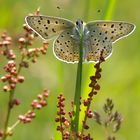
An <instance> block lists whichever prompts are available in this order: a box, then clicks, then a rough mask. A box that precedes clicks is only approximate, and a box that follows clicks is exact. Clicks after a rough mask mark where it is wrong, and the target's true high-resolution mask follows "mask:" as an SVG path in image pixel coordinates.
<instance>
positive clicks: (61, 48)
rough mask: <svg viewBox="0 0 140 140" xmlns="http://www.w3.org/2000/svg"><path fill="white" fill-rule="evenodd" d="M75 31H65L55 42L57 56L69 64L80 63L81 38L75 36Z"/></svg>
mask: <svg viewBox="0 0 140 140" xmlns="http://www.w3.org/2000/svg"><path fill="white" fill-rule="evenodd" d="M73 30H74V29H73ZM73 30H65V31H64V32H62V33H61V34H60V35H59V36H58V38H57V39H56V40H55V41H54V45H53V47H54V48H53V49H54V54H55V56H56V57H57V58H58V59H60V60H62V61H65V62H67V63H77V62H78V61H79V45H80V41H79V38H78V37H77V36H75V35H74V32H73Z"/></svg>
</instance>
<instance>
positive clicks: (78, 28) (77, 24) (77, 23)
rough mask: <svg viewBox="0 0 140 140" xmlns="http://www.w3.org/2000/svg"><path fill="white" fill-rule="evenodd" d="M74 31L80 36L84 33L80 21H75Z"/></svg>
mask: <svg viewBox="0 0 140 140" xmlns="http://www.w3.org/2000/svg"><path fill="white" fill-rule="evenodd" d="M76 30H77V31H78V33H79V34H81V33H82V32H83V31H84V26H83V21H82V20H77V21H76Z"/></svg>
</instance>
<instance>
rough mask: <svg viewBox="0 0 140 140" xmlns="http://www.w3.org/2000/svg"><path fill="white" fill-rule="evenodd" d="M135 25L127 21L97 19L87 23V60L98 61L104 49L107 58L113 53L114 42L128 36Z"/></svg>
mask: <svg viewBox="0 0 140 140" xmlns="http://www.w3.org/2000/svg"><path fill="white" fill-rule="evenodd" d="M134 28H135V25H133V24H131V23H126V22H113V21H95V22H89V23H87V24H86V26H85V29H86V30H87V31H88V33H87V35H85V36H87V38H86V40H87V49H88V51H86V52H87V53H88V54H87V56H86V57H87V61H95V62H97V61H98V60H99V57H100V53H101V51H102V50H103V57H104V58H105V59H106V58H108V57H109V56H110V55H111V53H112V43H114V42H115V41H117V40H119V39H121V38H123V37H126V36H128V35H129V34H130V33H132V31H133V30H134Z"/></svg>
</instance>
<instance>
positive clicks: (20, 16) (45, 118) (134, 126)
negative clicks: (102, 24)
mask: <svg viewBox="0 0 140 140" xmlns="http://www.w3.org/2000/svg"><path fill="white" fill-rule="evenodd" d="M112 1H113V0H112ZM110 2H111V0H104V1H101V0H100V1H98V0H94V1H93V0H82V1H81V0H36V1H33V0H30V1H28V0H14V1H10V0H0V17H1V18H0V33H2V32H3V31H7V32H8V33H9V34H10V35H11V36H12V37H14V39H15V42H14V43H15V50H16V47H17V46H16V42H17V38H18V37H20V36H22V32H23V29H22V24H23V23H24V18H25V16H26V15H28V14H29V13H32V12H34V11H35V10H36V9H37V8H38V7H40V8H41V13H42V14H43V15H51V16H59V17H64V18H67V19H70V20H72V21H76V19H79V18H80V19H83V20H84V21H86V22H87V21H89V20H90V21H91V20H102V19H103V18H105V19H107V20H111V19H112V20H119V21H120V20H122V21H128V22H132V23H134V24H135V25H136V26H137V28H136V30H135V32H134V33H133V34H132V35H131V36H129V37H127V38H125V39H123V40H119V41H118V42H117V43H115V44H113V50H114V51H113V54H112V56H111V57H110V58H109V59H108V60H107V61H106V62H105V63H104V64H103V65H102V68H103V72H102V78H101V80H100V85H101V90H100V92H99V94H98V95H97V96H96V97H95V98H94V104H93V107H92V108H93V109H94V110H98V111H100V110H101V109H102V106H103V103H104V101H105V99H106V98H108V97H109V98H112V99H113V100H114V103H115V106H116V109H117V110H118V111H119V112H121V114H122V115H123V117H124V121H123V123H122V128H121V130H120V131H119V133H118V134H117V139H118V140H132V139H134V140H137V139H139V138H140V133H139V130H140V121H139V118H140V112H139V111H138V107H139V106H140V72H139V68H140V62H139V60H140V47H139V35H140V29H139V26H140V18H139V4H138V3H139V0H133V1H127V0H123V1H116V2H115V3H114V5H113V9H111V10H110V11H108V12H109V13H106V12H107V10H106V9H107V6H108V4H110ZM58 7H59V8H58ZM107 14H108V15H107ZM105 15H106V16H105ZM109 15H111V16H109ZM49 43H50V45H49V49H48V52H47V55H46V56H44V57H41V58H40V59H39V60H38V62H37V63H36V64H35V65H33V64H31V65H30V69H28V70H26V69H25V70H23V71H22V74H23V75H25V77H26V81H25V83H24V84H23V85H22V84H21V85H19V86H18V88H17V90H16V97H17V98H19V99H20V100H21V102H22V104H21V105H20V106H19V107H17V108H15V109H14V110H13V112H12V117H11V121H10V122H11V124H13V123H14V122H15V120H16V117H17V115H18V114H23V113H25V112H26V110H28V107H29V105H30V102H31V101H32V99H33V98H35V97H36V94H38V93H40V92H41V91H42V89H44V88H45V87H47V88H48V89H49V90H50V91H51V93H50V97H49V105H48V107H47V108H46V109H43V110H41V111H39V112H38V114H37V117H36V119H35V120H34V121H33V122H32V123H31V124H27V125H19V126H17V128H16V129H15V134H14V136H13V137H12V138H9V139H8V140H10V139H14V140H18V139H19V138H20V140H25V139H32V140H38V139H40V140H46V139H47V140H48V139H51V138H52V137H53V136H54V130H55V129H56V128H55V127H56V126H55V121H54V119H55V116H56V104H57V103H56V96H57V95H58V93H60V92H63V93H64V95H65V97H66V99H67V102H66V109H67V110H68V109H70V108H69V107H70V102H71V100H73V96H74V89H75V78H76V66H77V65H76V64H74V65H72V64H66V63H63V62H60V61H59V60H57V59H56V58H55V57H54V55H53V53H52V42H49ZM41 45H42V40H41V39H40V38H39V39H38V41H37V43H35V44H34V46H41ZM17 53H18V50H17ZM19 54H20V53H19ZM0 62H1V63H0V67H1V70H0V76H1V75H2V67H3V65H4V64H5V60H3V58H1V56H0ZM92 67H93V64H84V71H83V77H84V79H83V87H85V86H84V85H88V83H85V82H86V80H87V78H88V77H87V75H88V71H89V68H90V71H91V72H93V74H94V70H93V71H92ZM0 87H2V85H1V83H0ZM1 89H2V88H1ZM1 89H0V91H1V93H0V114H5V113H6V112H5V111H6V108H5V105H6V103H7V102H6V101H7V99H8V96H7V95H6V93H3V92H2V90H1ZM29 89H30V90H29ZM83 90H84V89H83ZM136 112H137V113H136ZM135 113H136V114H135ZM2 116H3V115H2ZM2 116H1V119H0V128H1V127H2V124H3V120H4V118H2ZM3 117H4V116H3ZM89 123H93V125H92V128H91V131H93V132H91V133H93V137H94V139H95V140H97V139H98V140H104V132H103V130H102V129H101V128H100V127H99V126H98V125H97V124H95V123H94V122H93V121H91V122H89ZM55 135H56V136H57V138H58V139H59V135H57V134H55Z"/></svg>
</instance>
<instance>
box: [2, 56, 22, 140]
mask: <svg viewBox="0 0 140 140" xmlns="http://www.w3.org/2000/svg"><path fill="white" fill-rule="evenodd" d="M23 59H24V56H22V58H21V62H22V61H23ZM20 71H21V66H20V65H19V67H18V70H17V75H18V74H19V73H20ZM14 93H15V89H13V90H11V91H10V92H9V101H8V109H7V110H8V111H7V115H6V120H5V125H4V136H3V138H2V140H6V138H7V127H8V124H9V119H10V115H11V110H12V107H11V102H12V100H13V98H14Z"/></svg>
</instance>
